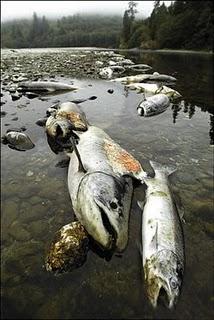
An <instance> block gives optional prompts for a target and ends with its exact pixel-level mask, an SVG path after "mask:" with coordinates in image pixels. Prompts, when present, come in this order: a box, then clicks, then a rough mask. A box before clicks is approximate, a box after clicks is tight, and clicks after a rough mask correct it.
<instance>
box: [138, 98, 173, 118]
mask: <svg viewBox="0 0 214 320" xmlns="http://www.w3.org/2000/svg"><path fill="white" fill-rule="evenodd" d="M169 105H170V101H169V98H168V97H167V95H165V94H163V93H159V94H155V95H154V96H151V97H148V98H146V99H144V100H143V101H141V102H140V103H139V105H138V107H137V112H138V114H139V115H140V116H144V117H151V116H154V115H156V114H159V113H162V112H164V111H165V110H166V109H167V108H168V106H169Z"/></svg>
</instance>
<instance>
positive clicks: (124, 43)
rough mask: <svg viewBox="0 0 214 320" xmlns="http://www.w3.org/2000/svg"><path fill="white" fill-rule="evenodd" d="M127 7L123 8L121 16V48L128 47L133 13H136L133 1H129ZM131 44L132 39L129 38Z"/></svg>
mask: <svg viewBox="0 0 214 320" xmlns="http://www.w3.org/2000/svg"><path fill="white" fill-rule="evenodd" d="M128 6H129V8H128V9H127V10H125V12H124V16H123V29H122V37H121V45H120V47H122V48H129V47H130V38H131V37H132V33H133V25H134V20H135V14H136V13H137V10H136V7H137V3H136V2H134V1H130V2H129V3H128ZM131 44H133V40H131Z"/></svg>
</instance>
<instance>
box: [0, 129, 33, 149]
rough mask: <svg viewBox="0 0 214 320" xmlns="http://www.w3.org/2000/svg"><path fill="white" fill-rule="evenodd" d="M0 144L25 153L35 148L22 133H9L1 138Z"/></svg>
mask: <svg viewBox="0 0 214 320" xmlns="http://www.w3.org/2000/svg"><path fill="white" fill-rule="evenodd" d="M2 143H3V144H8V147H10V148H11V149H15V150H18V151H26V150H30V149H32V148H34V147H35V144H34V143H33V142H32V141H31V139H30V138H29V137H28V135H26V134H25V133H23V132H17V131H9V132H7V133H6V134H5V135H3V136H2Z"/></svg>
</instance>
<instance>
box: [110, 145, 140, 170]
mask: <svg viewBox="0 0 214 320" xmlns="http://www.w3.org/2000/svg"><path fill="white" fill-rule="evenodd" d="M104 150H105V151H106V154H107V157H108V159H109V161H110V162H114V163H116V164H118V165H119V166H122V169H124V171H126V172H130V173H132V172H133V173H137V172H139V171H142V168H141V165H140V163H139V162H138V161H137V160H136V159H135V158H134V157H133V156H132V155H131V154H129V153H128V152H127V151H125V150H124V149H122V148H121V147H120V146H119V145H117V144H115V143H113V142H111V141H108V142H107V141H106V142H105V143H104Z"/></svg>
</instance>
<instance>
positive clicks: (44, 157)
mask: <svg viewBox="0 0 214 320" xmlns="http://www.w3.org/2000/svg"><path fill="white" fill-rule="evenodd" d="M42 52H43V51H42V50H41V54H42ZM67 52H69V51H67ZM20 54H21V51H20ZM29 54H30V53H29ZM122 54H125V55H126V57H128V58H131V59H132V60H133V61H134V62H137V63H147V64H150V65H151V66H152V67H153V70H154V71H158V72H160V73H165V74H170V75H174V76H175V77H176V78H177V79H178V80H177V84H176V86H175V89H176V90H178V91H179V92H180V93H181V94H182V95H183V97H184V100H185V103H183V105H181V106H179V107H169V108H168V109H167V110H166V112H164V113H162V114H159V115H157V116H154V117H150V118H143V117H139V116H138V115H137V112H136V107H137V105H138V103H139V102H140V101H141V100H142V94H137V93H136V92H135V91H127V90H125V89H124V86H123V85H121V84H118V83H114V82H109V81H106V80H99V79H97V80H96V79H90V78H81V79H80V78H78V74H77V75H76V77H74V76H69V74H67V75H66V74H65V75H63V77H60V76H58V77H56V78H55V80H60V81H62V82H65V83H70V82H71V81H72V82H73V83H74V84H75V85H77V86H78V87H79V88H80V89H79V90H77V91H76V92H69V93H63V94H60V95H59V94H58V95H51V96H45V99H44V97H43V99H38V98H35V99H31V100H30V99H27V98H26V97H22V98H21V99H19V100H17V101H12V100H11V98H10V96H9V94H8V92H4V96H3V98H2V99H3V100H4V101H5V102H6V103H5V104H3V106H2V110H3V111H5V112H6V114H5V115H4V116H3V117H2V118H1V131H2V133H3V134H4V133H5V132H6V130H7V129H8V128H12V127H20V126H22V125H24V126H25V127H26V128H27V130H26V133H27V134H28V135H29V136H30V137H31V139H32V141H33V142H34V143H35V148H34V149H32V150H28V151H26V152H18V151H16V150H12V149H9V148H8V146H7V145H3V144H2V145H1V190H2V192H1V200H2V201H1V206H2V207H1V280H2V292H1V293H2V295H1V298H2V301H1V306H2V318H4V319H12V318H13V319H14V318H16V319H21V318H29V319H78V318H81V319H83V318H85V319H90V318H92V319H103V318H109V319H126V318H128V319H212V318H213V300H214V297H213V286H214V282H213V242H212V237H213V229H214V228H213V219H212V215H213V146H212V144H213V125H214V124H213V122H214V120H213V91H212V88H213V86H212V81H213V68H212V59H213V56H211V55H206V54H204V55H203V54H181V53H179V54H175V53H152V52H151V53H144V52H141V53H139V52H138V53H130V52H129V53H126V52H125V53H124V52H122ZM58 55H59V56H60V50H58ZM62 59H63V53H62ZM109 89H113V90H114V92H113V93H112V94H110V93H109V92H108V90H109ZM92 95H95V96H97V99H96V100H93V101H86V102H84V103H82V104H81V107H82V109H83V110H84V111H85V113H86V115H87V117H88V119H89V122H90V123H93V124H95V125H97V126H99V127H101V128H103V129H104V130H105V131H106V132H107V133H108V134H109V135H110V136H111V137H112V138H113V139H114V140H115V141H116V142H118V143H120V144H121V146H122V147H124V148H125V149H126V150H128V151H129V152H130V153H132V154H133V155H134V156H135V157H136V158H137V159H138V160H140V161H141V162H142V164H143V165H144V166H145V169H148V168H149V160H151V159H152V160H156V161H158V162H161V163H164V164H175V165H176V166H177V171H176V173H174V174H173V175H172V176H171V177H170V182H171V188H172V191H173V194H174V195H175V198H176V199H177V201H178V202H179V205H182V207H183V210H184V219H185V223H183V230H184V239H185V255H186V268H185V276H184V283H183V288H182V292H181V296H180V299H179V301H178V303H177V306H176V308H175V309H174V310H168V309H167V308H166V307H165V306H164V305H162V304H160V305H159V306H158V307H157V309H156V310H154V309H153V308H152V307H151V306H150V304H149V302H148V300H147V298H146V295H145V289H144V281H143V271H142V264H141V257H140V254H139V244H140V241H141V218H142V212H141V210H140V209H139V207H138V205H137V200H140V199H141V200H143V199H144V188H143V187H137V188H136V189H135V192H134V197H133V202H132V209H131V214H130V224H129V242H128V246H127V248H126V250H125V251H124V252H123V253H122V255H120V256H117V255H114V256H113V257H112V258H111V260H110V261H107V260H105V259H103V258H101V257H100V256H99V255H97V254H96V252H92V251H90V252H89V254H88V258H87V261H86V263H85V264H84V265H83V266H82V267H81V268H79V269H76V270H74V271H73V272H71V273H66V274H62V275H59V276H54V275H53V274H50V273H48V272H47V271H46V270H45V268H44V258H45V254H46V251H47V248H48V246H49V244H50V242H51V240H52V239H53V236H54V234H55V232H56V231H57V230H59V228H60V227H61V226H63V225H65V224H66V223H69V222H70V221H72V220H73V218H74V217H73V211H72V206H71V201H70V198H69V193H68V189H67V168H65V167H64V168H63V167H60V166H58V165H57V164H58V163H59V161H61V160H63V159H65V155H63V154H58V155H56V154H54V153H53V152H52V151H51V150H50V148H49V146H48V143H47V139H46V135H45V132H44V129H43V128H42V127H39V126H37V125H36V124H35V122H36V121H37V120H38V119H39V118H42V117H43V116H44V115H45V112H46V109H47V108H48V107H49V106H50V105H52V104H53V103H54V102H56V101H57V100H59V101H61V102H63V101H67V100H73V99H76V98H87V97H89V96H92Z"/></svg>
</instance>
